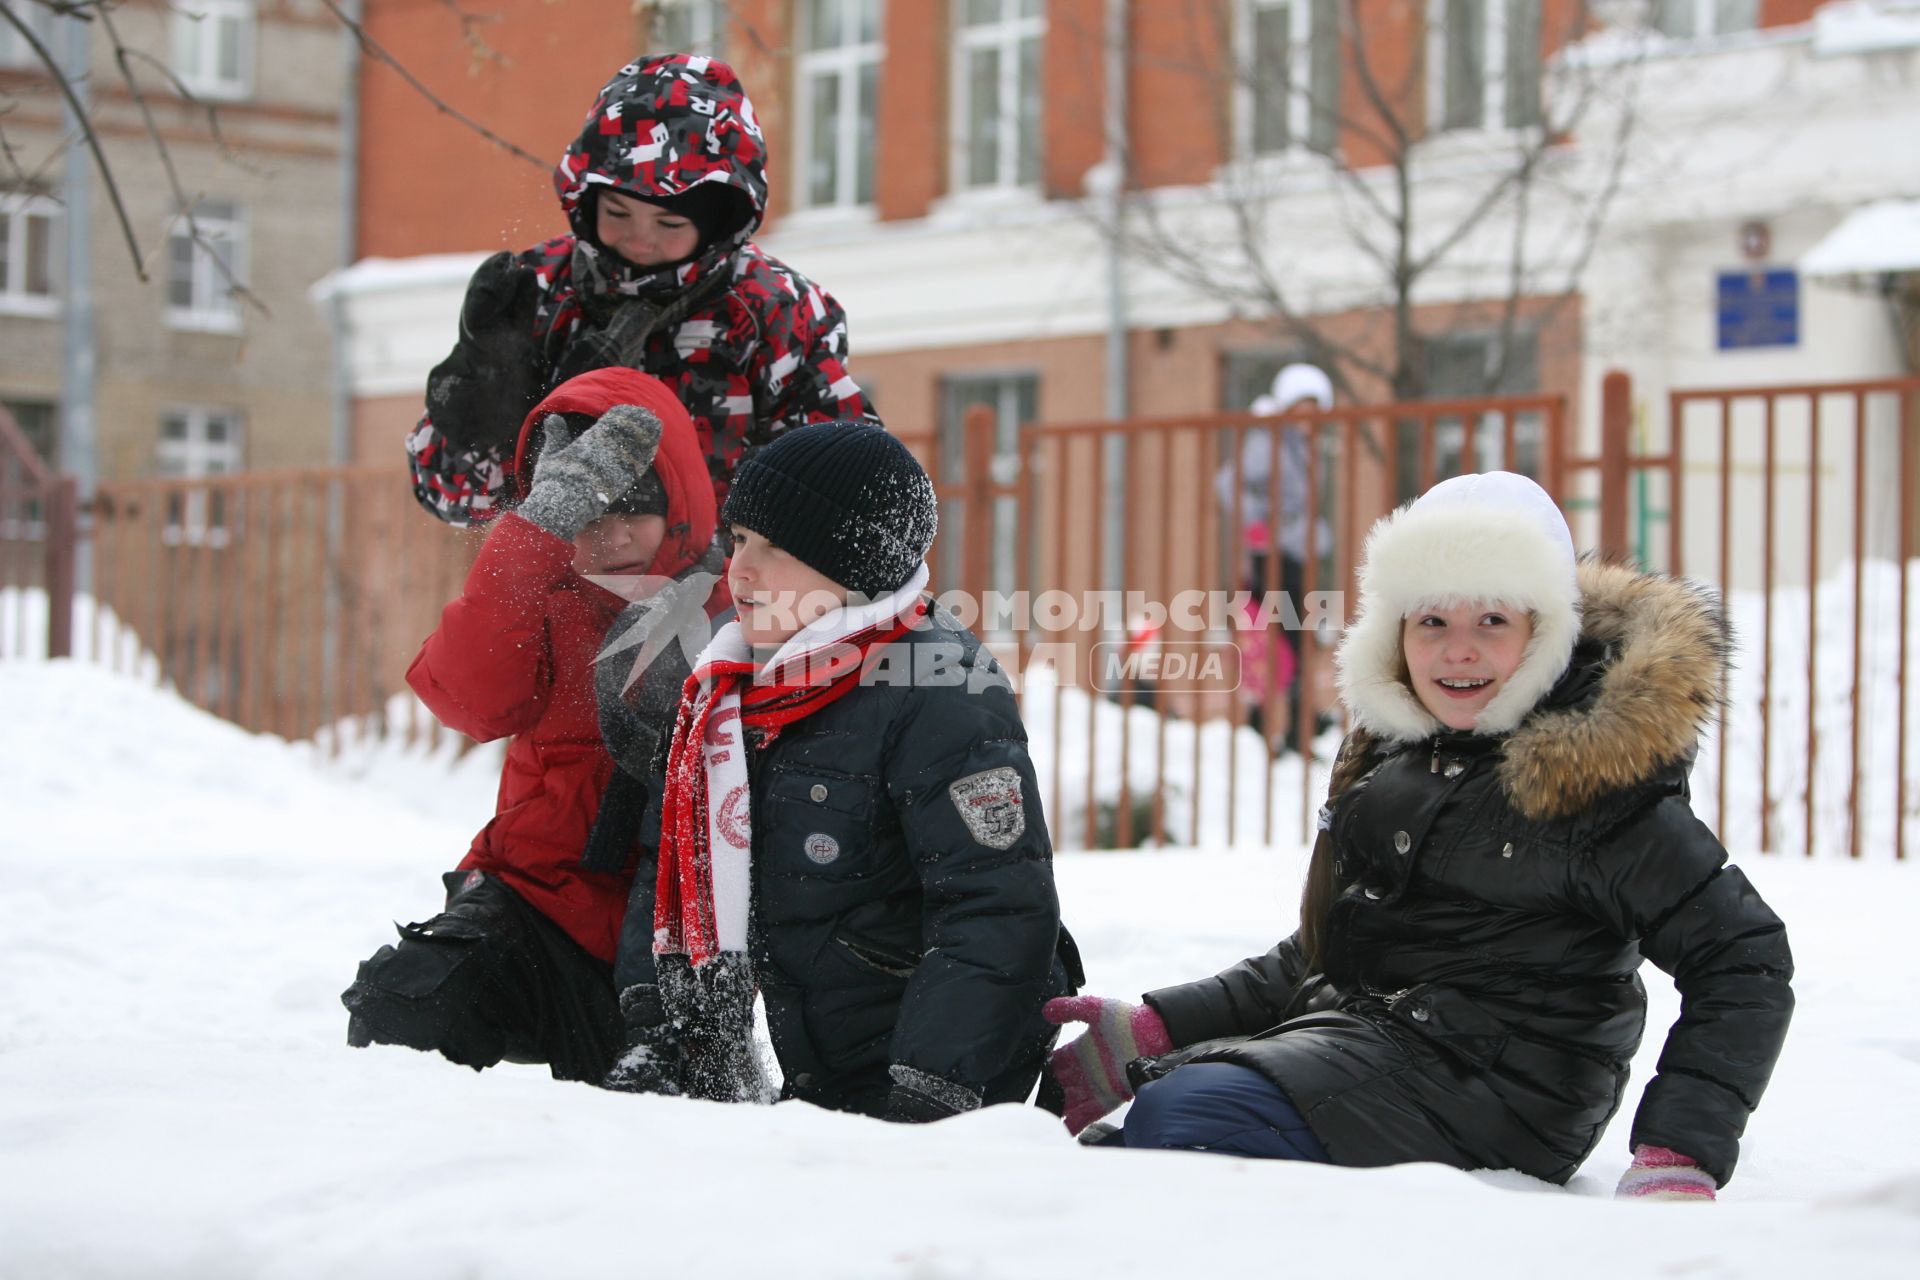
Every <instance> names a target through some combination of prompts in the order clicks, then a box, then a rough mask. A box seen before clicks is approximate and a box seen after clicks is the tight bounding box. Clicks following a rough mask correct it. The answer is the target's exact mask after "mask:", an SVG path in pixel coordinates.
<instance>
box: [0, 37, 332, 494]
mask: <svg viewBox="0 0 1920 1280" xmlns="http://www.w3.org/2000/svg"><path fill="white" fill-rule="evenodd" d="M5 3H6V5H7V7H8V9H9V10H11V11H13V12H15V13H17V14H19V15H20V16H21V17H22V18H23V19H24V20H25V21H26V22H27V23H28V25H29V28H30V29H31V30H32V31H33V32H34V33H35V34H36V36H37V37H39V38H40V39H41V40H42V42H43V43H44V44H46V45H47V46H48V47H50V48H52V49H54V50H55V51H56V52H64V51H65V50H67V49H68V48H70V44H69V42H70V40H71V34H70V33H71V31H72V30H74V29H76V23H75V21H74V20H69V19H65V18H60V17H57V16H56V15H54V14H53V12H52V11H51V10H49V9H48V8H46V7H45V6H43V5H40V4H38V3H36V2H35V0H5ZM111 17H112V20H113V24H114V28H115V29H116V30H117V31H118V33H119V36H120V38H121V39H122V40H123V41H124V43H125V45H126V47H127V48H128V50H129V51H130V54H131V60H130V65H131V66H132V68H133V70H134V74H135V75H136V76H137V77H138V81H139V83H140V85H141V88H142V92H143V94H144V95H145V97H146V106H147V108H148V109H149V110H150V111H151V112H152V116H153V125H154V128H155V129H156V130H157V131H158V133H159V135H160V137H161V138H162V139H163V140H164V141H165V143H166V148H167V157H166V158H170V160H171V163H172V165H173V166H174V169H175V171H176V173H177V175H178V179H179V184H180V188H181V190H182V192H184V193H185V195H186V196H187V199H188V202H189V205H190V207H191V209H192V211H193V214H194V222H195V224H196V225H197V227H198V230H199V235H198V236H197V237H196V236H195V235H194V234H193V233H192V232H191V231H190V230H189V227H188V223H187V220H186V219H185V218H183V217H182V216H181V215H182V212H183V207H182V205H181V203H180V201H179V200H178V199H176V197H175V195H174V191H173V188H172V185H171V184H170V183H169V181H168V178H167V174H166V170H165V160H164V159H163V157H162V155H161V153H160V151H159V150H158V149H157V148H156V147H155V146H154V145H153V143H152V142H151V140H150V138H149V136H148V134H147V130H146V127H145V124H144V122H143V120H142V117H141V110H140V104H139V103H137V102H136V101H135V100H134V98H133V96H132V94H131V93H130V92H129V91H128V90H127V88H126V87H125V84H124V82H123V80H122V77H121V74H120V71H119V69H118V68H117V67H116V65H115V60H114V53H113V47H112V43H111V42H110V40H109V39H108V37H107V34H106V32H105V30H104V29H103V25H102V24H101V23H100V22H98V21H95V22H90V23H87V24H85V25H84V26H79V27H77V29H78V30H80V31H82V32H84V38H85V42H86V51H87V65H88V68H89V72H90V74H89V76H88V77H87V81H88V84H89V86H90V91H91V95H92V119H93V122H94V128H95V130H96V132H97V133H98V135H99V136H100V139H101V143H102V146H103V148H104V150H105V152H106V154H107V156H108V158H109V160H110V162H111V165H112V168H113V173H114V177H115V181H116V184H117V186H118V188H119V191H120V194H121V196H122V198H123V199H124V201H125V204H126V208H127V214H128V217H129V220H130V222H131V224H132V234H133V236H134V238H135V240H136V242H137V244H138V245H139V248H140V252H141V255H142V257H143V258H144V260H145V264H146V269H147V273H148V276H149V279H148V280H147V281H145V282H142V281H141V280H140V279H139V278H138V276H137V275H136V273H135V270H134V267H133V262H132V260H131V257H130V255H129V252H128V248H127V245H126V243H125V240H124V239H123V236H122V233H121V230H120V226H119V223H118V221H117V220H116V219H115V217H114V215H113V212H112V209H111V206H110V204H109V200H108V196H107V193H106V190H105V188H104V186H103V185H102V181H101V178H100V176H99V174H98V172H97V171H95V170H94V169H93V168H92V166H91V165H89V167H88V169H87V174H86V179H85V181H86V183H87V191H86V193H85V194H86V197H87V198H86V201H85V202H84V203H85V206H86V207H87V208H88V210H89V214H88V218H87V221H86V223H85V225H84V226H76V225H73V220H72V218H71V216H70V212H69V210H70V209H71V208H73V207H75V206H74V203H73V202H72V201H71V200H70V199H69V196H70V194H71V193H70V192H68V191H67V190H66V188H65V185H64V174H65V172H66V170H65V169H64V167H63V158H62V157H63V154H64V153H63V148H64V147H65V146H66V138H65V125H64V124H63V121H62V117H61V113H60V99H59V97H58V95H57V93H56V91H55V85H54V82H53V79H52V77H51V76H49V75H48V74H47V73H46V71H45V69H44V67H43V66H42V65H41V64H40V63H39V61H38V59H37V57H36V55H35V54H34V52H33V50H32V48H31V46H30V45H29V44H28V43H27V42H26V41H25V40H24V39H23V38H21V36H20V35H19V33H18V32H17V30H15V29H14V28H12V27H11V26H0V93H3V94H4V96H5V98H6V100H7V102H8V104H9V106H10V108H11V109H10V110H9V111H8V112H7V114H6V117H5V132H6V141H7V143H8V147H9V151H10V156H9V159H10V161H11V162H12V163H11V164H10V166H9V167H8V168H7V170H6V171H5V175H4V177H3V178H0V402H4V404H5V405H6V407H7V408H8V409H9V410H10V411H11V412H12V414H13V416H14V417H15V419H16V420H17V421H18V422H19V423H20V425H21V426H22V427H23V428H25V430H26V432H27V434H28V435H29V437H30V438H32V439H33V441H34V443H35V444H36V446H37V447H39V448H40V449H41V450H42V452H43V453H44V454H46V455H47V456H48V457H49V458H51V459H52V460H53V461H54V462H55V463H56V464H57V465H59V466H61V467H64V468H66V469H69V470H74V471H77V472H80V473H82V474H83V475H85V476H86V477H87V478H89V479H99V480H117V479H129V478H136V477H143V476H153V475H177V476H200V475H210V474H222V473H226V472H231V471H237V470H241V469H257V468H276V467H289V466H299V465H312V464H318V463H323V462H326V461H328V460H329V457H330V455H331V452H332V445H331V427H330V418H331V406H332V392H331V386H330V377H331V363H330V353H329V345H330V344H329V334H328V328H327V323H326V319H325V317H324V316H322V315H321V314H319V313H317V312H316V311H315V310H314V309H313V307H312V305H311V304H310V303H309V302H308V300H307V297H306V294H307V290H308V289H309V287H310V286H311V285H312V284H313V282H314V281H315V280H317V279H319V278H320V277H322V276H324V275H325V274H326V273H328V272H329V271H331V270H333V269H334V268H335V267H336V266H337V265H338V264H339V261H340V258H341V255H342V249H343V245H344V240H343V225H344V221H345V218H346V215H347V210H346V208H345V207H344V205H343V202H342V192H343V191H344V190H345V178H346V174H345V172H344V169H343V164H342V157H343V154H344V152H343V147H342V137H341V124H342V119H343V116H342V111H341V104H342V102H343V101H344V100H345V97H346V86H347V84H348V78H349V77H348V65H347V62H346V59H345V57H344V47H343V39H344V36H343V33H342V31H341V29H340V27H339V24H338V23H337V22H336V21H335V20H334V19H333V18H332V17H331V16H330V15H329V14H328V13H327V11H326V10H325V8H324V7H323V6H322V5H321V4H320V3H318V0H173V2H172V3H162V2H160V0H130V2H129V3H125V4H122V5H119V6H117V7H116V8H115V9H114V10H113V11H112V14H111ZM176 77H177V81H178V83H179V84H180V85H183V86H184V87H185V88H187V89H188V90H190V91H191V92H192V93H193V94H194V95H195V96H196V97H197V98H198V99H199V100H200V104H202V105H196V104H195V103H194V102H191V101H189V100H188V99H187V98H186V97H185V96H183V95H182V94H180V93H179V92H176V89H175V83H176V81H175V79H174V78H176ZM207 107H212V108H215V109H216V110H217V132H216V127H215V125H214V124H212V123H210V121H209V118H208V112H207V110H206V108H207ZM74 235H83V236H85V237H86V239H87V250H88V251H87V253H86V254H85V255H84V259H83V260H84V261H85V262H86V264H87V271H88V276H89V278H88V279H87V280H86V281H84V282H83V284H82V287H83V288H84V291H85V296H86V297H87V299H88V301H89V302H90V304H91V308H92V324H91V326H89V330H88V332H87V333H86V334H85V335H84V336H81V335H70V334H69V333H68V332H67V326H66V325H65V323H64V320H65V315H66V312H67V309H68V308H69V307H70V306H71V305H72V302H73V299H74V298H75V296H76V288H75V286H76V282H75V281H74V280H72V279H70V278H69V262H70V261H71V259H70V257H69V255H68V254H67V252H66V249H67V246H68V240H69V237H72V236H74ZM233 281H238V282H239V284H240V285H241V286H242V287H243V289H244V294H236V292H235V291H234V289H233V288H232V287H231V286H232V282H233ZM246 295H251V297H252V298H253V299H255V300H257V305H255V304H254V303H250V302H248V301H247V300H246ZM70 341H71V342H78V343H80V344H81V345H82V346H83V347H84V348H85V350H84V353H83V354H82V355H81V356H80V357H79V358H78V359H77V360H72V361H70V360H67V359H66V350H65V348H66V346H67V344H68V343H69V342H70ZM63 364H64V365H66V366H67V367H69V368H72V367H78V368H80V369H81V370H83V371H84V372H83V376H90V378H91V382H92V387H91V397H92V402H93V406H94V413H93V440H92V443H91V447H88V446H87V444H86V443H85V442H83V441H76V440H74V439H72V438H66V439H63V435H65V432H63V430H62V425H61V424H62V418H63V412H62V409H63V403H64V398H65V397H67V396H69V395H70V394H71V391H70V389H69V388H68V387H67V386H66V385H65V382H64V379H63ZM82 455H85V456H82Z"/></svg>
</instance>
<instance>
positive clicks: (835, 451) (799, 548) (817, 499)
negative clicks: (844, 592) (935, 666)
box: [720, 422, 940, 599]
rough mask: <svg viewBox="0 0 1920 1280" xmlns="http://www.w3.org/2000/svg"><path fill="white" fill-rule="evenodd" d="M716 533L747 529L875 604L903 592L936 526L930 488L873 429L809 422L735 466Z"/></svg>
mask: <svg viewBox="0 0 1920 1280" xmlns="http://www.w3.org/2000/svg"><path fill="white" fill-rule="evenodd" d="M720 523H721V524H722V525H738V526H739V527H740V528H743V529H751V530H752V531H753V532H755V533H757V534H759V535H760V536H761V537H763V538H765V539H766V540H767V541H769V542H771V543H773V545H775V546H776V547H779V548H781V549H782V550H784V551H786V552H788V553H789V554H791V555H792V556H794V557H795V558H797V559H798V560H799V561H800V562H801V563H802V564H805V565H808V566H809V567H811V568H814V569H817V570H819V571H820V572H821V573H824V574H825V575H826V576H827V577H829V578H831V579H833V581H835V582H837V583H839V584H840V585H841V586H843V587H846V588H848V589H849V590H852V591H857V592H859V593H860V594H862V595H865V596H868V597H871V598H874V599H878V598H879V597H882V596H889V595H892V594H893V593H894V592H896V591H898V590H899V589H900V588H901V587H904V586H905V585H906V584H907V580H908V579H910V578H912V577H913V574H914V571H915V570H916V569H918V568H919V567H920V564H921V562H922V561H923V560H925V559H926V558H927V548H929V547H931V546H932V545H933V535H934V533H935V532H936V531H937V530H938V528H939V524H940V508H939V504H938V503H937V502H936V501H935V500H934V496H933V481H932V480H930V479H928V478H927V473H926V471H925V469H924V468H922V467H921V465H920V462H919V459H917V458H915V457H914V456H913V453H912V451H911V450H909V449H908V448H907V446H906V445H904V444H901V443H900V441H899V439H898V438H897V437H895V436H892V435H889V434H888V433H887V431H886V429H885V428H884V427H880V426H878V425H876V424H874V423H872V422H815V423H810V424H809V425H807V426H804V427H794V428H793V429H791V430H789V431H785V432H783V433H781V434H780V435H778V436H775V437H774V440H773V443H771V444H769V445H767V446H766V447H765V448H764V449H761V450H760V451H759V452H758V453H756V454H754V455H753V456H752V457H750V458H748V459H747V460H746V461H745V462H744V463H742V464H741V466H740V469H739V470H738V471H736V472H735V473H734V476H733V488H732V489H731V490H729V491H728V493H727V501H726V504H725V505H724V506H722V507H721V508H720Z"/></svg>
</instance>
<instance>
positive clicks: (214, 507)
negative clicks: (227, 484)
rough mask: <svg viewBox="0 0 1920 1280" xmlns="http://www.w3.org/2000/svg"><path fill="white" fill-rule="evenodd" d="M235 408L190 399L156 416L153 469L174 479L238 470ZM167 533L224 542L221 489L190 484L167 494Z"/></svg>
mask: <svg viewBox="0 0 1920 1280" xmlns="http://www.w3.org/2000/svg"><path fill="white" fill-rule="evenodd" d="M242 458H243V453H242V449H241V431H240V414H239V413H238V411H236V410H233V409H219V408H210V407H207V406H205V405H195V406H190V407H186V408H179V409H170V410H168V411H167V412H166V413H164V414H162V415H161V416H160V441H159V445H158V447H157V448H156V449H155V450H154V457H153V462H154V472H155V474H157V475H159V476H162V477H165V478H167V479H173V480H204V479H207V478H209V477H211V476H225V475H232V474H233V473H234V472H236V471H238V470H240V468H241V461H242ZM166 536H167V537H168V538H169V539H173V540H178V541H185V542H191V543H195V544H199V543H203V542H204V543H207V544H210V545H215V546H219V545H224V544H225V543H226V541H227V537H228V529H227V510H226V500H225V494H224V493H223V492H221V491H219V490H207V489H189V490H187V491H186V492H185V493H172V494H169V495H168V497H167V527H166Z"/></svg>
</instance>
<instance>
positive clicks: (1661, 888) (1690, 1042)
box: [1587, 796, 1793, 1184]
mask: <svg viewBox="0 0 1920 1280" xmlns="http://www.w3.org/2000/svg"><path fill="white" fill-rule="evenodd" d="M1592 856H1593V859H1594V863H1595V867H1594V872H1595V873H1594V874H1592V875H1590V876H1588V877H1587V883H1588V884H1589V885H1590V886H1592V898H1591V901H1590V903H1589V904H1588V905H1589V910H1590V911H1591V912H1592V914H1594V915H1595V916H1596V917H1597V918H1599V919H1600V920H1602V921H1603V922H1604V923H1606V924H1608V925H1609V926H1611V927H1612V928H1614V929H1615V930H1617V931H1618V932H1619V933H1620V934H1621V936H1623V937H1628V938H1637V939H1639V941H1640V951H1641V954H1642V955H1644V956H1645V957H1646V958H1647V959H1649V960H1651V961H1653V963H1654V964H1655V965H1657V966H1659V968H1661V969H1662V970H1664V971H1666V972H1667V973H1669V974H1671V975H1672V976H1673V980H1674V985H1675V986H1677V987H1678V988H1679V990H1680V1018H1679V1020H1678V1021H1676V1022H1675V1023H1674V1024H1673V1027H1672V1028H1671V1029H1670V1030H1669V1031H1668V1032H1667V1040H1666V1045H1665V1047H1664V1048H1663V1049H1662V1051H1661V1053H1660V1062H1659V1066H1658V1068H1657V1074H1656V1075H1655V1076H1654V1077H1653V1079H1652V1080H1650V1081H1648V1082H1647V1087H1646V1090H1645V1092H1644V1093H1643V1094H1642V1095H1641V1100H1640V1110H1639V1112H1638V1113H1637V1114H1636V1116H1635V1117H1634V1124H1633V1136H1632V1144H1633V1145H1635V1146H1638V1145H1640V1144H1642V1143H1648V1144H1651V1145H1653V1146H1658V1147H1667V1148H1669V1149H1671V1150H1674V1151H1678V1152H1680V1153H1681V1154H1683V1155H1687V1156H1690V1157H1692V1158H1693V1160H1694V1161H1695V1162H1696V1163H1698V1164H1699V1165H1700V1167H1701V1168H1703V1169H1705V1170H1706V1171H1707V1172H1708V1173H1710V1174H1712V1175H1713V1177H1714V1178H1715V1180H1717V1181H1718V1182H1720V1183H1722V1184H1724V1183H1725V1182H1726V1181H1727V1179H1728V1178H1730V1177H1731V1176H1732V1174H1733V1167H1734V1163H1735V1161H1736V1160H1737V1159H1738V1157H1739V1150H1740V1135H1741V1133H1742V1132H1744V1131H1745V1129H1746V1123H1747V1117H1748V1115H1749V1114H1750V1113H1751V1112H1752V1111H1753V1109H1754V1108H1755V1107H1756V1106H1758V1105H1759V1102H1760V1095H1761V1094H1762V1093H1763V1092H1764V1091H1765V1090H1766V1087H1767V1081H1768V1078H1769V1077H1770V1076H1771V1075H1772V1074H1773V1065H1774V1062H1775V1061H1776V1060H1777V1059H1778V1058H1779V1056H1780V1049H1781V1045H1782V1044H1783V1043H1784V1042H1785V1040H1786V1035H1787V1024H1788V1021H1789V1020H1790V1019H1791V1017H1792V1014H1793V991H1792V989H1791V988H1790V986H1789V985H1788V984H1789V983H1790V982H1791V981H1792V978H1793V956H1792V953H1791V952H1790V951H1789V950H1788V947H1787V932H1786V926H1785V925H1784V924H1782V923H1781V921H1780V918H1779V917H1778V916H1776V915H1775V914H1774V913H1773V911H1772V910H1771V909H1770V908H1769V907H1768V906H1767V904H1766V903H1765V902H1764V901H1762V900H1761V898H1760V895H1759V894H1758V893H1757V892H1756V891H1755V890H1754V888H1753V886H1752V885H1751V884H1749V883H1748V881H1747V878H1746V876H1745V875H1743V874H1742V873H1741V872H1740V870H1739V869H1738V868H1737V867H1731V866H1727V865H1725V864H1726V857H1727V855H1726V850H1725V849H1724V848H1722V847H1721V845H1720V842H1719V841H1718V840H1716V839H1715V838H1714V836H1713V833H1712V832H1711V831H1709V830H1708V829H1707V827H1706V826H1705V825H1704V824H1703V823H1702V822H1701V821H1700V820H1699V819H1698V818H1696V817H1695V816H1694V815H1693V811H1692V809H1691V808H1689V807H1688V805H1687V803H1686V800H1685V798H1684V796H1669V797H1667V798H1665V799H1663V800H1661V801H1659V802H1658V803H1657V804H1655V805H1653V806H1651V807H1649V808H1648V809H1647V810H1645V811H1644V812H1643V813H1642V814H1640V815H1639V816H1638V817H1636V818H1635V819H1633V820H1632V821H1630V822H1629V823H1627V824H1626V825H1625V826H1623V827H1621V828H1619V829H1617V830H1616V831H1614V832H1612V833H1610V834H1608V835H1607V836H1606V837H1605V838H1604V840H1603V841H1602V843H1601V846H1600V847H1599V848H1598V849H1597V850H1596V851H1595V852H1594V854H1593V855H1592Z"/></svg>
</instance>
